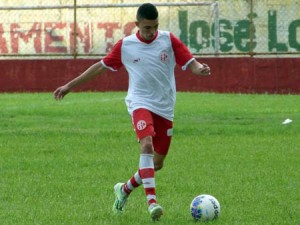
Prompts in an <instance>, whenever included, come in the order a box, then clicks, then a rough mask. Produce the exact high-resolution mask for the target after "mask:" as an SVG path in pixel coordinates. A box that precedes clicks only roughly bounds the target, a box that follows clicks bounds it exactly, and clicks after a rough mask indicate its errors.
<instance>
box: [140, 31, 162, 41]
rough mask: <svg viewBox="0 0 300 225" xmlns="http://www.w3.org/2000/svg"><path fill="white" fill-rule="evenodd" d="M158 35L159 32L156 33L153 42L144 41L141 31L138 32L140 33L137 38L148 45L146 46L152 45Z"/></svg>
mask: <svg viewBox="0 0 300 225" xmlns="http://www.w3.org/2000/svg"><path fill="white" fill-rule="evenodd" d="M157 35H158V31H156V34H155V36H154V38H153V39H152V40H149V41H147V40H144V39H143V38H142V37H141V35H140V31H138V32H137V33H136V37H137V38H138V39H139V40H140V41H141V42H144V43H146V44H150V43H152V42H153V41H154V40H155V39H156V37H157Z"/></svg>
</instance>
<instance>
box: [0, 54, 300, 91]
mask: <svg viewBox="0 0 300 225" xmlns="http://www.w3.org/2000/svg"><path fill="white" fill-rule="evenodd" d="M97 60H98V59H94V60H92V59H67V60H65V59H64V60H62V59H61V60H60V59H53V60H49V59H48V60H23V59H22V60H0V68H1V73H0V92H52V91H53V90H55V89H56V87H58V86H60V85H62V84H64V83H66V82H67V81H69V80H70V79H72V78H74V77H76V76H77V75H79V74H80V73H81V72H83V71H84V70H86V69H87V68H88V67H89V66H90V65H92V64H93V63H95V62H97ZM198 61H200V62H203V63H207V64H208V65H209V66H210V67H211V70H212V75H211V76H209V77H201V76H195V75H193V74H191V73H190V72H189V71H181V69H180V68H179V67H176V69H175V74H176V79H177V90H178V91H191V92H219V93H280V94H287V93H292V94H299V93H300V58H247V57H245V58H242V57H240V58H223V57H222V58H221V57H220V58H217V57H216V58H199V59H198ZM127 84H128V76H127V73H126V71H125V69H124V68H123V69H121V70H120V71H118V72H110V71H107V72H106V73H105V74H103V75H102V76H99V77H98V78H96V79H95V80H93V81H89V82H88V83H86V84H84V85H82V86H81V87H79V88H77V89H76V90H75V91H87V90H89V91H126V90H127Z"/></svg>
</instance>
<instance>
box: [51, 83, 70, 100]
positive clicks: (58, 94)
mask: <svg viewBox="0 0 300 225" xmlns="http://www.w3.org/2000/svg"><path fill="white" fill-rule="evenodd" d="M69 92H70V89H69V88H68V87H67V86H61V87H59V88H57V89H56V90H55V91H54V92H53V96H54V98H55V100H58V101H60V100H62V99H63V98H64V97H65V95H66V94H68V93H69Z"/></svg>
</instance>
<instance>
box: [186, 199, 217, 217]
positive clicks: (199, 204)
mask: <svg viewBox="0 0 300 225" xmlns="http://www.w3.org/2000/svg"><path fill="white" fill-rule="evenodd" d="M190 211H191V214H192V217H193V218H194V219H195V220H197V221H202V222H207V221H211V220H214V219H217V218H218V217H219V216H220V213H221V206H220V203H219V201H218V200H217V199H216V198H215V197H214V196H211V195H208V194H202V195H198V196H197V197H195V198H194V199H193V201H192V203H191V206H190Z"/></svg>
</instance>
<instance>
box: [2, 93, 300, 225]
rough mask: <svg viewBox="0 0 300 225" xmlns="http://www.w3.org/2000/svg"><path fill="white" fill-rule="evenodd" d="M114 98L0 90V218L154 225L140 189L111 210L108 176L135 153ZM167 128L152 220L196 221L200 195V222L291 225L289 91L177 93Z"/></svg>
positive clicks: (298, 167) (298, 145)
mask: <svg viewBox="0 0 300 225" xmlns="http://www.w3.org/2000/svg"><path fill="white" fill-rule="evenodd" d="M124 97H125V93H71V94H69V95H68V96H67V97H66V98H65V99H64V100H63V101H61V102H56V101H54V100H53V98H52V94H50V93H42V94H29V93H28V94H1V95H0V106H1V108H0V127H1V130H0V179H1V180H0V224H1V225H33V224H45V225H58V224H74V225H77V224H89V225H93V224H100V225H106V224H109V225H118V224H119V225H123V224H124V225H141V224H143V225H146V224H153V222H152V221H151V220H150V218H149V215H148V213H147V207H146V199H145V196H144V193H143V190H142V188H140V189H138V190H136V191H135V192H134V193H133V194H132V195H131V197H130V199H129V201H128V204H127V205H126V209H125V210H126V211H125V212H124V214H123V215H122V216H115V215H113V214H112V211H111V207H112V204H113V201H114V195H113V186H114V184H115V183H116V182H119V181H126V180H127V179H128V178H129V177H130V176H131V175H132V173H133V172H135V171H136V169H137V165H138V160H139V145H138V144H137V142H136V139H135V134H134V132H133V131H132V127H131V121H130V117H129V116H128V114H127V111H126V108H125V104H124ZM286 118H290V119H292V120H293V122H292V123H290V124H287V125H283V124H282V122H283V121H284V120H285V119H286ZM174 127H175V129H174V137H173V142H172V145H171V150H170V153H169V156H168V158H167V160H166V163H165V167H164V169H163V170H162V171H160V172H158V173H157V174H156V184H157V195H158V201H159V203H160V204H161V205H162V206H163V207H164V209H165V214H164V216H163V218H162V220H161V221H159V222H158V223H157V224H161V225H164V224H170V225H178V224H180V225H181V224H183V225H189V224H195V222H194V221H193V219H192V217H191V216H190V214H189V205H190V202H191V201H192V199H193V198H194V197H195V196H196V195H198V194H201V193H207V194H211V195H214V196H215V197H216V198H217V199H218V200H219V202H220V204H221V207H222V212H221V217H220V218H219V219H218V220H216V221H213V222H212V223H209V224H216V225H299V224H300V96H299V95H241V94H205V93H201V94H199V93H198V94H197V93H178V95H177V105H176V116H175V120H174Z"/></svg>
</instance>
